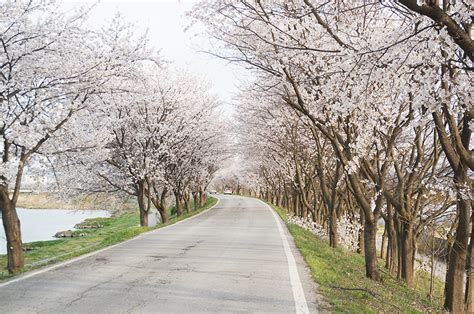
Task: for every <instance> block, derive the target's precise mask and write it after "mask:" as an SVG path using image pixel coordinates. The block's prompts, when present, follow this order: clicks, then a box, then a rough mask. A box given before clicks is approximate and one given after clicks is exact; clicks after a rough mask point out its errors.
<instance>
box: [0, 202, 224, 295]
mask: <svg viewBox="0 0 474 314" xmlns="http://www.w3.org/2000/svg"><path fill="white" fill-rule="evenodd" d="M215 198H216V199H217V202H216V203H215V204H214V205H212V206H211V207H209V208H208V209H205V210H203V211H202V212H200V213H198V214H196V215H193V216H191V217H188V218H185V219H183V220H180V221H177V222H175V223H173V224H169V225H167V226H164V227H161V228H158V229H154V230H150V231H146V232H143V233H140V234H139V235H137V236H136V237H133V238H130V239H127V240H125V241H123V242H119V243H116V244H113V245H111V246H107V247H105V248H102V249H100V250H97V251H92V252H89V253H86V254H84V255H80V256H77V257H74V258H72V259H70V260H67V261H64V262H61V263H58V264H55V265H52V266H49V267H45V268H42V269H38V270H32V271H31V272H27V273H26V274H25V275H20V276H19V277H16V278H13V279H11V280H7V281H5V282H2V283H0V288H3V287H5V286H8V285H9V284H12V283H15V282H18V281H22V280H25V279H28V278H31V277H34V276H37V275H40V274H43V273H46V272H48V271H51V270H54V269H56V268H59V267H63V266H67V265H69V264H72V263H74V262H78V261H80V260H83V259H86V258H88V257H91V256H94V255H96V254H99V253H102V252H104V251H107V250H109V249H112V248H114V247H116V246H119V245H122V244H125V243H127V242H131V241H134V240H137V239H139V238H141V237H143V236H145V235H147V234H151V233H155V232H158V231H160V230H163V229H166V228H168V227H171V226H176V225H177V224H179V223H182V222H184V221H189V220H191V219H193V218H195V217H198V216H200V215H202V214H204V213H206V212H208V211H209V210H211V209H213V208H214V207H216V206H217V205H219V203H220V201H221V199H220V198H218V197H215Z"/></svg>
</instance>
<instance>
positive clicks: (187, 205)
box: [183, 192, 191, 213]
mask: <svg viewBox="0 0 474 314" xmlns="http://www.w3.org/2000/svg"><path fill="white" fill-rule="evenodd" d="M183 200H184V207H185V208H186V212H187V213H190V212H191V200H190V198H189V193H187V192H185V193H184V195H183Z"/></svg>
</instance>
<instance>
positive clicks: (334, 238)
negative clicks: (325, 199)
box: [329, 206, 339, 248]
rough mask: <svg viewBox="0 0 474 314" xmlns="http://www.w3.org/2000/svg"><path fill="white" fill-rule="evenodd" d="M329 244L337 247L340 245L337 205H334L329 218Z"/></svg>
mask: <svg viewBox="0 0 474 314" xmlns="http://www.w3.org/2000/svg"><path fill="white" fill-rule="evenodd" d="M329 245H330V246H331V247H333V248H336V247H337V246H338V245H339V234H338V230H337V213H336V208H335V206H332V208H331V212H330V218H329Z"/></svg>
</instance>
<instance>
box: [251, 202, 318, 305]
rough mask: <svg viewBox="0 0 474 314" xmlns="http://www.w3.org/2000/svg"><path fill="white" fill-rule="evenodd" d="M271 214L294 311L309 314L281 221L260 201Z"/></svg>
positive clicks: (269, 207) (296, 267)
mask: <svg viewBox="0 0 474 314" xmlns="http://www.w3.org/2000/svg"><path fill="white" fill-rule="evenodd" d="M259 201H260V202H262V203H263V204H264V205H265V206H266V207H267V208H268V209H269V210H270V211H271V213H272V214H273V218H274V219H275V222H276V224H277V226H278V232H279V233H280V238H281V241H282V244H283V249H284V251H285V255H286V260H287V262H288V272H289V274H290V283H291V290H292V291H293V299H294V301H295V310H296V313H309V308H308V303H307V302H306V296H305V294H304V290H303V285H302V284H301V279H300V275H299V273H298V266H297V265H296V260H295V256H294V255H293V252H292V251H291V247H290V243H289V242H288V237H287V236H286V234H285V232H284V231H283V226H282V220H281V219H280V217H279V216H278V215H277V214H276V213H275V211H274V210H273V208H271V206H269V205H268V204H267V203H265V202H264V201H262V200H260V199H259Z"/></svg>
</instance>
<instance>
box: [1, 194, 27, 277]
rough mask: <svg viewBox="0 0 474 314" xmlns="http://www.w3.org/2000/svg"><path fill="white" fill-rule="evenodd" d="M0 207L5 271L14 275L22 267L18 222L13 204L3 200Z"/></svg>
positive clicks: (21, 248)
mask: <svg viewBox="0 0 474 314" xmlns="http://www.w3.org/2000/svg"><path fill="white" fill-rule="evenodd" d="M0 206H1V208H2V220H3V228H4V229H5V236H6V240H7V256H8V262H7V269H8V271H9V272H10V273H15V272H18V271H20V270H21V268H23V266H24V258H23V247H22V241H21V228H20V220H19V219H18V215H17V212H16V208H15V206H14V204H13V202H11V201H10V200H5V201H3V202H2V203H0Z"/></svg>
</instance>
